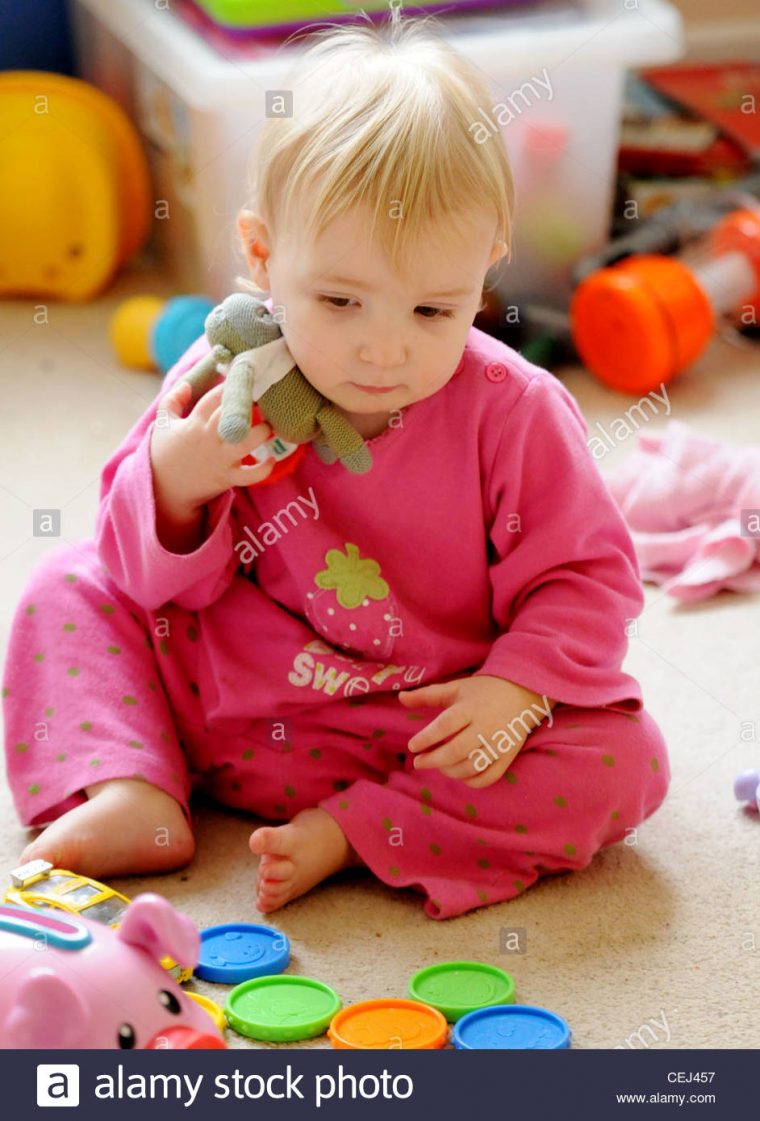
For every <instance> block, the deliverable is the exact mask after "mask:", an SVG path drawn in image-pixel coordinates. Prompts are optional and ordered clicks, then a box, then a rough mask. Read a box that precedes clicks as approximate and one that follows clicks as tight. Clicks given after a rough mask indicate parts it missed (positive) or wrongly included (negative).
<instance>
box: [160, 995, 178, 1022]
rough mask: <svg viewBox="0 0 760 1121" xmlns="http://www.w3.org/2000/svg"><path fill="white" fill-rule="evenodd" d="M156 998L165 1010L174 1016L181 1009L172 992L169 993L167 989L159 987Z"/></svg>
mask: <svg viewBox="0 0 760 1121" xmlns="http://www.w3.org/2000/svg"><path fill="white" fill-rule="evenodd" d="M158 1000H159V1003H160V1004H163V1006H164V1008H165V1009H166V1011H167V1012H171V1013H172V1015H174V1016H179V1014H180V1012H181V1011H182V1009H181V1008H180V1005H179V1001H178V1000H177V998H176V996H175V995H174V993H170V992H169V990H168V989H161V991H160V993H159V994H158Z"/></svg>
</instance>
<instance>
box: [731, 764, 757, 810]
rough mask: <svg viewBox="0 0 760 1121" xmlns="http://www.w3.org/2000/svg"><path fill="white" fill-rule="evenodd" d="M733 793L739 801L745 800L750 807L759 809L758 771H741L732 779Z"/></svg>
mask: <svg viewBox="0 0 760 1121" xmlns="http://www.w3.org/2000/svg"><path fill="white" fill-rule="evenodd" d="M734 795H735V797H736V798H737V800H738V801H739V802H746V803H747V804H748V805H749V806H750V807H751V808H752V809H757V810H758V811H760V771H742V772H741V774H738V775H737V776H736V779H735V780H734Z"/></svg>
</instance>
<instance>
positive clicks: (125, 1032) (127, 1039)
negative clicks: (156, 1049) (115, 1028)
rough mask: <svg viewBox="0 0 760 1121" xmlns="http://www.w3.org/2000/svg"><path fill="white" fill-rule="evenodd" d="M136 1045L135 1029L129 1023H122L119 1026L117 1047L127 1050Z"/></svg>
mask: <svg viewBox="0 0 760 1121" xmlns="http://www.w3.org/2000/svg"><path fill="white" fill-rule="evenodd" d="M136 1045H137V1036H136V1035H135V1029H134V1028H133V1027H132V1025H131V1024H122V1025H121V1027H120V1028H119V1047H121V1049H122V1051H129V1050H130V1048H132V1047H135V1046H136Z"/></svg>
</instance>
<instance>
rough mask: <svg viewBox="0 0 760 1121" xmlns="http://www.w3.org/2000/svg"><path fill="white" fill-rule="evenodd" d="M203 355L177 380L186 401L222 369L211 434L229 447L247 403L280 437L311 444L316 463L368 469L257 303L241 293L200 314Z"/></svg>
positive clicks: (247, 422)
mask: <svg viewBox="0 0 760 1121" xmlns="http://www.w3.org/2000/svg"><path fill="white" fill-rule="evenodd" d="M205 330H206V336H207V338H208V340H209V342H210V343H211V350H210V351H209V353H208V354H207V355H205V356H204V357H203V358H201V359H200V360H199V361H198V362H196V364H195V365H194V366H193V368H192V369H191V370H188V372H187V373H186V374H185V375H184V376H183V377H182V378H180V382H183V381H187V382H189V383H190V385H191V386H192V391H193V393H192V403H193V404H195V402H196V401H197V400H198V399H199V398H200V397H202V396H203V395H204V393H206V392H207V391H208V390H209V389H210V388H211V386H212V384H213V382H214V379H215V377H216V372H217V371H216V367H217V365H226V366H227V370H226V372H225V382H224V388H223V390H222V415H221V417H220V419H219V429H218V431H219V435H220V436H221V437H222V439H223V440H227V441H228V442H229V443H231V444H237V443H239V442H240V441H241V440H243V439H245V437H246V436H247V434H248V432H249V431H250V429H251V403H252V402H253V401H255V402H256V403H257V404H258V406H259V408H260V410H261V412H262V414H263V416H264V419H265V420H266V421H267V422H268V423H269V424H270V425H271V427H272V428H273V429H274V431H275V433H276V435H278V436H280V437H281V439H283V440H285V441H287V442H289V443H293V444H305V443H307V442H308V441H309V440H313V442H314V451H315V452H316V453H317V455H318V456H319V458H320V459H321V460H322V461H323V462H324V463H334V462H335V461H336V459H339V460H340V461H341V463H342V464H343V466H344V467H346V468H347V469H348V470H349V471H351V472H353V473H355V474H359V475H361V474H364V473H365V472H366V471H369V470H370V468H371V467H372V454H371V452H370V450H369V448H368V447H367V445H366V444H365V443H364V440H363V439H362V438H361V436H360V435H359V433H358V432H357V431H356V429H355V428H354V426H353V425H352V424H350V423H349V421H347V420H346V419H345V417H343V416H342V415H341V414H340V413H339V412H338V410H337V409H336V408H335V406H334V405H333V404H332V402H331V401H328V399H327V398H326V397H323V396H322V394H321V393H319V392H318V391H317V390H316V389H315V388H314V386H313V385H312V384H311V383H310V382H309V381H307V379H306V378H305V377H304V375H303V374H302V373H301V371H300V370H299V369H298V367H297V366H296V364H295V362H294V361H293V356H292V355H291V353H290V351H289V350H288V347H287V344H286V342H285V339H284V338H283V335H282V332H281V331H280V327H279V324H278V323H277V322H276V320H275V319H274V316H273V315H272V314H271V312H270V311H269V310H268V309H267V308H266V307H265V305H264V304H263V302H262V301H261V300H257V299H256V298H255V296H248V295H245V294H244V293H242V292H236V293H233V295H231V296H227V298H226V299H225V300H223V301H222V303H221V304H218V305H217V306H216V307H215V308H214V309H213V311H211V312H210V313H209V315H208V316H207V317H206V322H205Z"/></svg>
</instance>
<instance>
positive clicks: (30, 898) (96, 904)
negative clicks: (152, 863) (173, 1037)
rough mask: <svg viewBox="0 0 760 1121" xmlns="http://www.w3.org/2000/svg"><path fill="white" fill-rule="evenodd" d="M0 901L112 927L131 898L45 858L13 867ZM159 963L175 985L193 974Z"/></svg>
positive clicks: (168, 962)
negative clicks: (63, 913)
mask: <svg viewBox="0 0 760 1121" xmlns="http://www.w3.org/2000/svg"><path fill="white" fill-rule="evenodd" d="M2 902H3V903H17V904H18V905H19V906H21V907H49V908H51V909H53V910H60V911H65V912H66V913H67V914H69V915H81V916H82V917H83V918H85V919H90V920H92V921H93V922H102V923H105V925H106V926H110V927H111V928H112V929H113V930H116V929H117V927H118V926H119V923H120V922H121V920H122V917H123V915H124V912H125V911H126V909H127V907H128V906H129V904H130V902H131V900H129V899H128V898H127V896H126V895H122V894H121V893H120V892H118V891H114V889H113V888H110V887H106V886H105V884H101V883H99V882H98V881H97V880H91V879H90V878H89V877H88V876H76V875H75V874H74V873H73V872H69V871H67V870H66V869H65V868H55V867H54V866H53V865H52V864H51V863H50V862H49V861H47V860H31V861H30V862H29V863H28V864H22V865H21V866H20V867H19V868H14V869H13V871H12V872H11V886H10V887H9V888H8V890H7V891H6V892H5V895H4V896H3V898H2ZM161 964H162V965H163V967H164V969H166V970H168V972H169V973H171V975H172V977H174V979H175V981H176V982H177V984H179V985H181V984H182V983H183V982H184V981H189V980H190V978H191V977H192V975H193V971H192V969H188V968H184V969H183V968H182V967H181V966H179V965H177V963H176V962H174V961H172V959H171V958H164V959H163V961H162V962H161Z"/></svg>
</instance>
